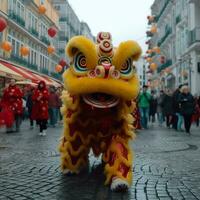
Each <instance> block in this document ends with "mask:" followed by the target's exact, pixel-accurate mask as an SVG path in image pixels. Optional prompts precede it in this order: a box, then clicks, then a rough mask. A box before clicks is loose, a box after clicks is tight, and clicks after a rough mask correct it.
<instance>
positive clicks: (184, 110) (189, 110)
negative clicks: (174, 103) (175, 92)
mask: <svg viewBox="0 0 200 200" xmlns="http://www.w3.org/2000/svg"><path fill="white" fill-rule="evenodd" d="M179 101H180V113H181V114H182V115H183V117H184V125H185V131H186V132H187V133H188V134H190V127H191V123H192V115H193V114H194V111H195V101H194V97H193V96H192V94H191V93H190V91H189V88H188V86H186V85H185V86H183V87H182V89H181V95H180V99H179Z"/></svg>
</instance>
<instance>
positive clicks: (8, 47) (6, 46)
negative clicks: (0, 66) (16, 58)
mask: <svg viewBox="0 0 200 200" xmlns="http://www.w3.org/2000/svg"><path fill="white" fill-rule="evenodd" d="M1 48H2V49H3V50H4V51H6V52H11V51H12V44H11V43H10V42H8V41H4V42H2V44H1Z"/></svg>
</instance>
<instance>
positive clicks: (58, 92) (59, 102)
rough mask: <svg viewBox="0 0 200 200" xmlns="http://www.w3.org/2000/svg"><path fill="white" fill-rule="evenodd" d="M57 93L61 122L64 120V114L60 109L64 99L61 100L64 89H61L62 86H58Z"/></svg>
mask: <svg viewBox="0 0 200 200" xmlns="http://www.w3.org/2000/svg"><path fill="white" fill-rule="evenodd" d="M56 93H57V95H58V105H57V112H58V119H59V122H62V114H61V111H60V109H61V107H62V100H61V95H62V90H61V88H57V90H56Z"/></svg>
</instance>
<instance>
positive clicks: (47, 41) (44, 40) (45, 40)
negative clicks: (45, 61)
mask: <svg viewBox="0 0 200 200" xmlns="http://www.w3.org/2000/svg"><path fill="white" fill-rule="evenodd" d="M40 40H41V41H42V42H44V43H45V44H46V45H50V41H49V40H48V38H47V37H45V36H41V37H40Z"/></svg>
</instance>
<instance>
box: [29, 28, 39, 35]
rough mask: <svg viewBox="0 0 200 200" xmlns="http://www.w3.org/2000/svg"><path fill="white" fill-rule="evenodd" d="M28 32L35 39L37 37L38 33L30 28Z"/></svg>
mask: <svg viewBox="0 0 200 200" xmlns="http://www.w3.org/2000/svg"><path fill="white" fill-rule="evenodd" d="M28 30H29V32H30V33H32V34H33V35H34V36H35V37H38V35H39V33H38V32H37V31H36V30H35V29H34V28H32V27H29V29H28Z"/></svg>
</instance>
